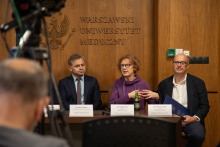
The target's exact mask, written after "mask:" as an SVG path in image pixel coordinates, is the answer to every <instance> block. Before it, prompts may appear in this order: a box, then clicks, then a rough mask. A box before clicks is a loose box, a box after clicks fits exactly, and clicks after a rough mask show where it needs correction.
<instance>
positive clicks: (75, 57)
mask: <svg viewBox="0 0 220 147" xmlns="http://www.w3.org/2000/svg"><path fill="white" fill-rule="evenodd" d="M80 58H82V59H83V60H84V62H85V57H84V56H81V55H80V54H72V55H71V56H70V57H69V60H68V64H69V66H72V62H73V61H74V60H76V59H80Z"/></svg>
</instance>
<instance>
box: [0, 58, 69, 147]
mask: <svg viewBox="0 0 220 147" xmlns="http://www.w3.org/2000/svg"><path fill="white" fill-rule="evenodd" d="M47 92H48V89H47V76H46V73H45V71H44V70H43V68H42V67H41V66H40V65H39V64H38V63H36V62H34V61H31V60H28V59H7V60H5V61H3V62H1V63H0V138H1V139H0V146H1V147H68V144H67V142H66V141H64V140H62V139H58V138H55V137H49V136H44V137H43V136H40V135H38V134H34V133H32V132H31V131H32V130H33V128H34V127H35V125H36V124H37V122H39V121H40V120H41V117H42V114H43V108H44V106H46V105H47V104H48V103H49V98H48V97H47Z"/></svg>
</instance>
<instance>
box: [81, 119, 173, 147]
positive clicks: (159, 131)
mask: <svg viewBox="0 0 220 147" xmlns="http://www.w3.org/2000/svg"><path fill="white" fill-rule="evenodd" d="M174 138H175V131H174V129H173V126H172V123H171V122H167V121H164V120H159V119H153V118H149V117H140V116H123V117H105V118H100V119H95V120H90V121H86V122H84V123H83V147H93V146H94V147H174V146H175V145H174V142H175V141H174V140H175V139H174Z"/></svg>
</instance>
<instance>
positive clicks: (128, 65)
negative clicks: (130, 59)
mask: <svg viewBox="0 0 220 147" xmlns="http://www.w3.org/2000/svg"><path fill="white" fill-rule="evenodd" d="M130 65H131V64H121V65H119V67H120V68H123V67H125V68H129V67H130Z"/></svg>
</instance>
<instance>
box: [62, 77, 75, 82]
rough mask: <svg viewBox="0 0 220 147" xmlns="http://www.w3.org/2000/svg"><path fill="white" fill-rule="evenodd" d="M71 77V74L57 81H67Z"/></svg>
mask: <svg viewBox="0 0 220 147" xmlns="http://www.w3.org/2000/svg"><path fill="white" fill-rule="evenodd" d="M71 78H73V77H72V75H70V76H68V77H65V78H63V79H61V80H60V81H59V82H67V81H69V80H70V79H71Z"/></svg>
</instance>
